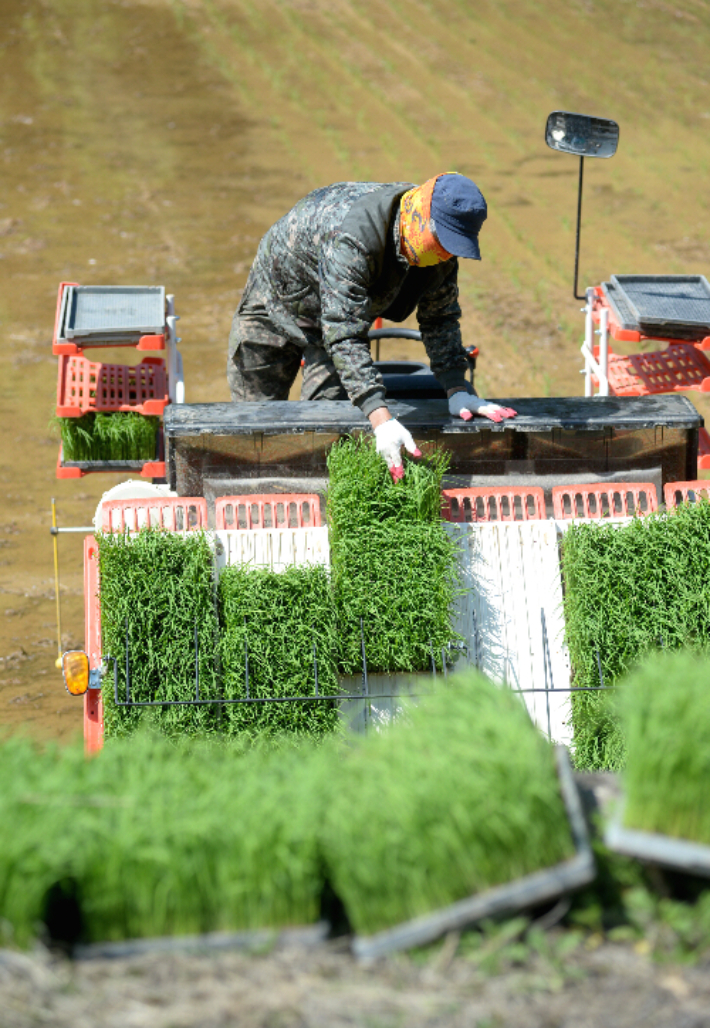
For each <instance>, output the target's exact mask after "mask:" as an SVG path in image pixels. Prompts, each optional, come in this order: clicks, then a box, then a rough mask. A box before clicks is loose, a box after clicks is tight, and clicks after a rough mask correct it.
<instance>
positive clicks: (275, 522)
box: [214, 493, 321, 529]
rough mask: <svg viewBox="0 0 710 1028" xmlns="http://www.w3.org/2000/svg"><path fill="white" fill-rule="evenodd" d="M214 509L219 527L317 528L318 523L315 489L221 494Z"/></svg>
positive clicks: (318, 503) (319, 521) (318, 509)
mask: <svg viewBox="0 0 710 1028" xmlns="http://www.w3.org/2000/svg"><path fill="white" fill-rule="evenodd" d="M214 509H215V525H216V527H217V528H218V529H224V528H230V529H231V528H243V529H250V528H320V523H321V519H320V499H319V497H318V496H317V494H316V493H266V494H254V495H252V496H249V495H246V496H220V497H219V498H218V499H217V500H215V508H214Z"/></svg>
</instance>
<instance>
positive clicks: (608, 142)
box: [545, 111, 619, 300]
mask: <svg viewBox="0 0 710 1028" xmlns="http://www.w3.org/2000/svg"><path fill="white" fill-rule="evenodd" d="M545 142H546V143H547V145H548V146H549V147H550V149H551V150H559V151H560V152H561V153H569V154H574V155H576V156H578V157H579V191H578V195H577V238H576V243H575V251H574V290H573V292H574V298H575V300H586V296H580V295H579V293H578V291H577V290H578V288H579V237H580V233H581V227H582V184H583V181H584V158H585V157H607V158H608V157H613V156H614V154H615V153H616V148H617V146H618V143H619V126H618V125H617V123H616V122H615V121H611V120H610V119H609V118H594V117H591V116H590V115H588V114H574V113H573V112H572V111H553V112H552V114H550V115H549V117H548V119H547V124H546V125H545Z"/></svg>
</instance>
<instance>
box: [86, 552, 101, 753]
mask: <svg viewBox="0 0 710 1028" xmlns="http://www.w3.org/2000/svg"><path fill="white" fill-rule="evenodd" d="M84 619H85V632H84V646H85V648H86V652H87V654H88V655H89V667H91V668H98V667H101V604H100V601H99V551H98V546H97V544H96V539H95V538H94V536H93V535H88V536H87V537H86V539H85V540H84ZM103 744H104V716H103V704H102V701H101V690H100V689H87V690H86V692H85V693H84V747H85V749H86V752H87V753H97V752H98V751H99V750H100V749H101V748H102V746H103Z"/></svg>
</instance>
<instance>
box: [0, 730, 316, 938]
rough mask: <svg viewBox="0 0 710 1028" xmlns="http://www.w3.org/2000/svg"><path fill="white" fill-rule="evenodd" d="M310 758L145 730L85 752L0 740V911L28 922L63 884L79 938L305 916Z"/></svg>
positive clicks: (15, 922) (25, 931)
mask: <svg viewBox="0 0 710 1028" xmlns="http://www.w3.org/2000/svg"><path fill="white" fill-rule="evenodd" d="M317 766H320V765H316V763H315V762H314V760H313V759H312V756H310V755H309V752H308V751H307V750H304V749H298V750H296V749H295V748H293V747H291V748H287V747H284V746H281V747H280V748H279V749H278V750H272V751H265V750H263V749H261V750H260V749H255V750H252V751H247V752H240V751H238V750H236V749H235V747H234V745H230V744H227V743H225V742H224V741H221V740H213V741H212V742H211V743H209V742H207V741H206V740H202V741H199V742H198V741H195V740H187V741H183V742H182V743H180V744H175V743H173V742H170V741H169V740H166V739H165V738H161V737H159V736H154V735H152V734H148V733H137V734H135V735H133V736H131V737H130V738H125V739H117V740H115V741H114V742H113V743H112V745H111V746H109V747H106V748H105V749H104V750H103V752H102V753H101V755H100V756H99V757H97V758H95V759H93V760H86V758H85V757H84V755H83V752H82V751H81V749H80V748H79V747H78V746H74V747H68V748H65V749H62V750H59V749H53V748H48V749H45V750H39V749H37V748H34V747H32V746H31V745H30V743H29V742H26V741H18V740H9V741H7V742H5V743H3V744H2V745H0V917H1V918H3V919H4V922H5V925H6V927H7V926H10V930H11V931H12V933H13V935H14V939H15V942H16V943H18V944H20V945H24V944H27V943H28V942H29V941H30V940H31V938H32V936H33V935H34V934H35V933H36V931H37V928H38V922H39V921H40V919H41V918H42V915H43V906H44V901H45V897H46V895H47V893H48V892H49V891H50V890H51V889H52V886H54V885H55V883H58V882H69V883H73V884H74V886H75V891H76V895H77V898H78V901H79V904H80V909H81V915H82V921H83V930H82V941H85V942H91V941H100V940H107V939H122V938H135V937H141V936H156V935H166V934H178V935H179V934H185V933H192V932H203V931H215V930H238V929H248V928H260V927H269V926H274V927H278V926H282V925H289V924H304V923H312V922H314V921H315V920H317V918H318V913H319V899H320V895H321V891H322V887H323V869H322V865H321V860H320V854H319V851H318V839H317V828H318V826H319V824H320V822H321V817H322V807H321V793H320V791H319V790H320V784H319V780H318V779H317V777H316V776H315V770H316V767H317Z"/></svg>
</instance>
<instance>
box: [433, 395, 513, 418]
mask: <svg viewBox="0 0 710 1028" xmlns="http://www.w3.org/2000/svg"><path fill="white" fill-rule="evenodd" d="M449 412H450V413H451V414H453V416H454V417H456V416H457V415H458V417H460V418H463V420H464V421H470V420H471V418H472V417H473V415H474V414H480V415H481V417H483V418H489V419H490V420H491V421H503V420H504V419H505V418H514V417H515V415H516V414H517V413H518V412H517V411H515V410H513V408H512V407H501V406H500V405H499V404H497V403H489V402H488V400H484V399H483V397H482V396H475V395H474V394H473V393H465V392H464V391H463V390H460V391H459V392H456V393H452V395H451V396H450V397H449Z"/></svg>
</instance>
